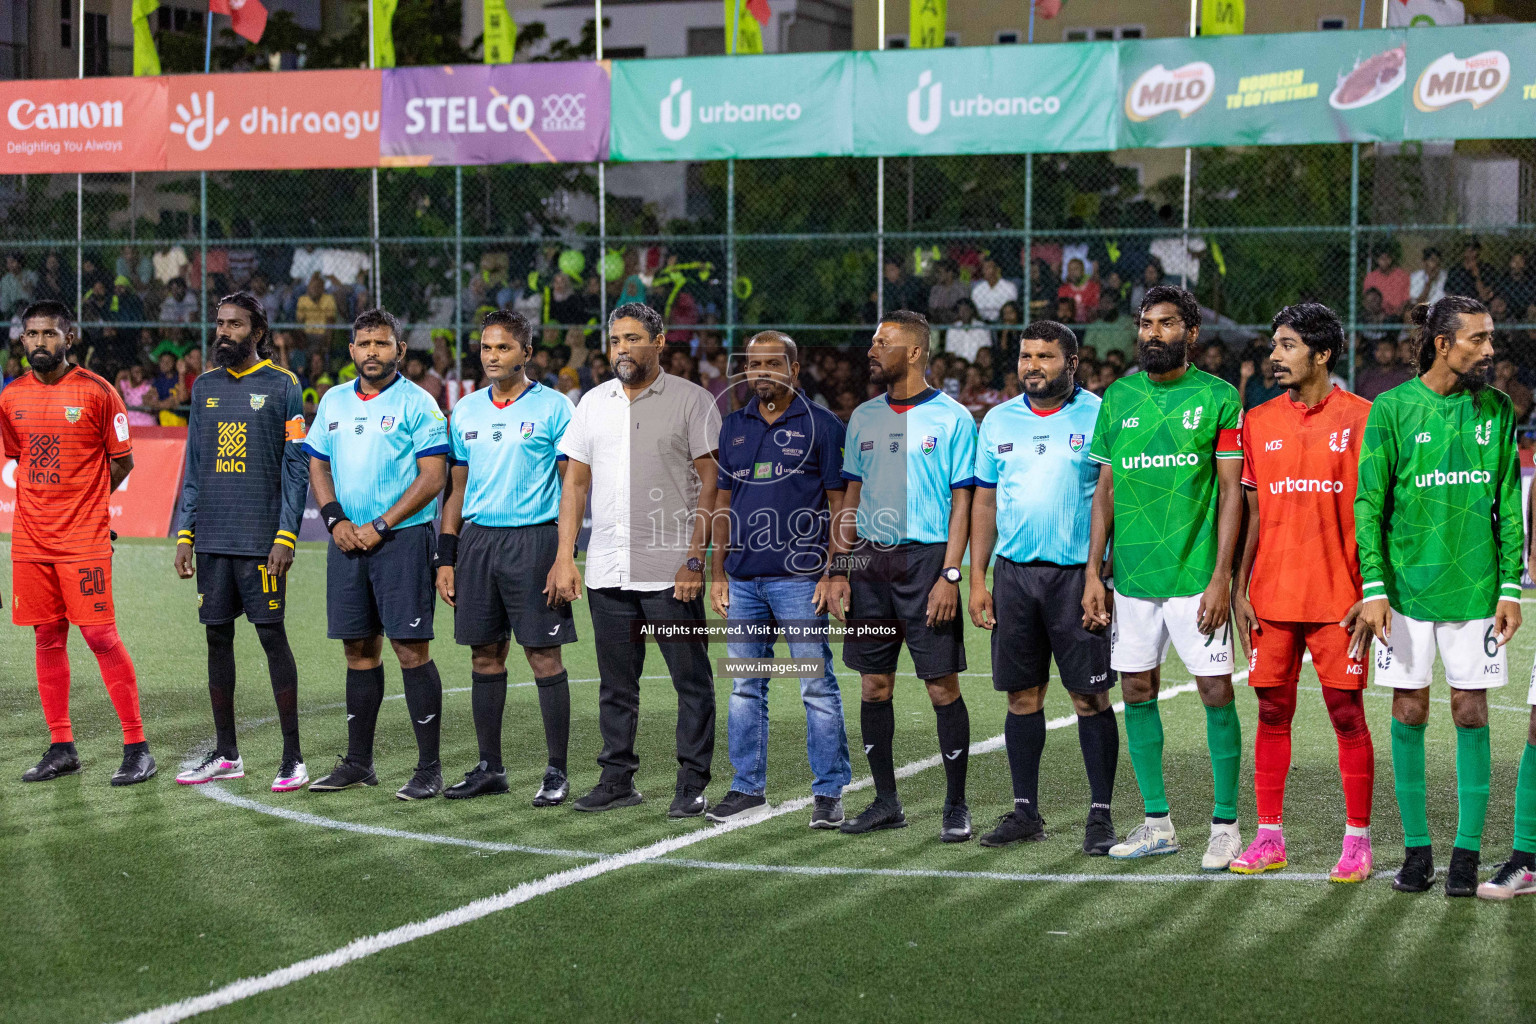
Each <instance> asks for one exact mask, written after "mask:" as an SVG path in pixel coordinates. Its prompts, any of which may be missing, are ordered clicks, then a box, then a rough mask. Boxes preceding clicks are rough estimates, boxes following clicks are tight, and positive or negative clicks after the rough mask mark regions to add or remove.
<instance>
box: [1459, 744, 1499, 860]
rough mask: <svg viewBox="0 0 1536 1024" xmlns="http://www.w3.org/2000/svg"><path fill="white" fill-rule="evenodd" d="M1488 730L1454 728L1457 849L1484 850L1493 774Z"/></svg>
mask: <svg viewBox="0 0 1536 1024" xmlns="http://www.w3.org/2000/svg"><path fill="white" fill-rule="evenodd" d="M1492 761H1493V758H1492V755H1491V754H1490V752H1489V749H1488V727H1487V726H1486V725H1485V726H1482V727H1481V728H1478V729H1464V728H1462V727H1461V726H1459V725H1458V726H1457V727H1456V845H1457V846H1458V847H1460V848H1461V849H1463V850H1481V849H1482V848H1483V821H1484V820H1485V819H1486V818H1487V817H1488V780H1489V776H1490V775H1491V774H1492V769H1493V765H1492Z"/></svg>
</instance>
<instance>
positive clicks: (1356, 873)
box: [1231, 302, 1376, 882]
mask: <svg viewBox="0 0 1536 1024" xmlns="http://www.w3.org/2000/svg"><path fill="white" fill-rule="evenodd" d="M1271 328H1272V329H1273V330H1274V350H1273V352H1272V353H1271V355H1270V365H1271V366H1272V367H1273V368H1274V371H1275V380H1276V381H1278V382H1279V383H1280V384H1281V386H1283V387H1286V388H1288V389H1289V390H1288V391H1286V393H1285V394H1283V395H1280V396H1279V397H1278V398H1273V399H1271V400H1269V401H1268V402H1265V403H1264V404H1263V405H1260V406H1257V407H1255V408H1253V409H1251V410H1249V412H1248V415H1247V417H1246V418H1245V420H1244V422H1243V486H1244V487H1245V488H1247V494H1248V531H1247V535H1246V542H1245V543H1244V546H1243V556H1242V562H1241V564H1240V565H1239V566H1238V574H1237V585H1236V587H1235V588H1234V592H1233V607H1234V615H1233V620H1232V621H1233V625H1234V627H1235V629H1236V632H1237V635H1238V636H1239V638H1241V639H1242V641H1243V647H1244V650H1245V651H1247V653H1248V684H1249V685H1250V686H1252V687H1253V688H1254V690H1255V692H1256V693H1257V694H1258V697H1259V729H1258V736H1257V739H1256V740H1255V743H1254V763H1255V767H1254V789H1255V791H1256V794H1255V795H1256V796H1257V798H1258V810H1259V832H1258V835H1257V836H1256V837H1255V838H1254V840H1253V842H1252V843H1251V844H1250V845H1249V847H1248V849H1247V850H1246V851H1245V852H1244V853H1243V855H1242V856H1241V857H1239V858H1237V859H1236V860H1234V861H1233V862H1232V864H1231V869H1232V870H1233V871H1236V872H1238V873H1240V874H1257V873H1259V872H1261V871H1270V870H1274V869H1276V868H1283V867H1285V864H1286V861H1285V835H1284V833H1283V832H1282V831H1281V807H1282V805H1283V804H1284V802H1285V776H1286V772H1287V771H1288V770H1289V769H1290V766H1291V718H1292V716H1293V715H1294V714H1295V712H1296V681H1297V678H1298V676H1299V675H1300V673H1301V662H1302V657H1303V655H1304V654H1305V653H1306V652H1310V653H1311V655H1312V664H1313V666H1314V667H1315V668H1316V669H1317V676H1318V679H1319V680H1321V681H1322V684H1323V703H1324V704H1326V705H1327V707H1328V717H1329V718H1330V719H1331V720H1332V722H1333V729H1334V733H1335V734H1336V736H1337V738H1338V743H1339V772H1340V774H1341V775H1342V776H1343V780H1344V808H1345V813H1346V815H1347V824H1346V827H1345V833H1344V849H1343V853H1342V855H1341V856H1340V858H1339V862H1338V864H1337V865H1336V866H1335V867H1334V869H1333V872H1332V874H1330V875H1329V878H1330V879H1331V880H1332V881H1335V882H1359V881H1363V880H1364V879H1366V878H1367V877H1369V875H1370V873H1371V840H1370V829H1369V826H1370V823H1371V787H1372V785H1373V784H1374V781H1375V774H1376V769H1375V757H1374V754H1373V752H1372V749H1371V734H1370V730H1369V729H1368V728H1367V727H1366V723H1365V705H1364V700H1363V696H1364V690H1365V661H1364V659H1363V658H1362V657H1360V654H1361V652H1360V651H1359V650H1358V649H1357V646H1358V645H1357V643H1356V638H1355V636H1354V624H1355V617H1356V616H1357V615H1358V613H1359V610H1360V559H1359V556H1358V553H1357V552H1356V550H1355V511H1354V503H1355V483H1356V478H1357V469H1358V465H1359V459H1360V436H1361V434H1362V433H1363V432H1364V430H1365V419H1366V414H1367V413H1368V412H1369V411H1370V408H1371V403H1370V402H1367V401H1366V400H1365V399H1363V398H1359V397H1357V396H1355V395H1352V394H1350V393H1349V392H1348V391H1345V390H1344V389H1342V388H1340V387H1337V386H1336V385H1334V383H1333V382H1332V381H1331V380H1330V379H1329V378H1330V375H1331V373H1332V371H1333V367H1334V364H1335V363H1336V362H1338V358H1339V353H1340V352H1342V351H1343V349H1344V328H1343V325H1342V324H1340V323H1339V318H1338V317H1337V316H1336V315H1334V312H1333V310H1331V309H1329V308H1328V307H1327V306H1323V305H1320V304H1319V303H1316V302H1303V303H1299V304H1297V305H1294V306H1287V307H1286V308H1284V309H1282V310H1281V311H1280V312H1279V313H1277V314H1276V315H1275V318H1274V321H1273V322H1272V323H1271Z"/></svg>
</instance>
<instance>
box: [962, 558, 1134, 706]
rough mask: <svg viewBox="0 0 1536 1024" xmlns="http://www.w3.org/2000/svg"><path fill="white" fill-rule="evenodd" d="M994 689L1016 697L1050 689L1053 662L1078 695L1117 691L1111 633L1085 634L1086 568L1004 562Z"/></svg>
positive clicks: (995, 576) (995, 586)
mask: <svg viewBox="0 0 1536 1024" xmlns="http://www.w3.org/2000/svg"><path fill="white" fill-rule="evenodd" d="M992 604H993V608H994V611H995V614H996V617H997V624H996V626H995V627H994V628H993V630H992V686H993V688H994V689H998V690H1003V691H1005V692H1008V693H1012V692H1014V691H1017V690H1033V689H1035V688H1036V687H1039V686H1044V685H1045V684H1046V681H1047V680H1048V679H1050V676H1051V656H1052V655H1055V657H1056V667H1057V668H1058V669H1060V670H1061V685H1063V686H1065V687H1066V688H1067V689H1068V690H1069V691H1070V692H1072V693H1081V694H1091V693H1104V692H1106V691H1108V690H1109V688H1110V687H1111V686H1114V685H1115V673H1114V672H1112V671H1111V670H1110V667H1109V634H1108V631H1107V630H1101V631H1099V632H1096V633H1095V632H1091V631H1089V630H1086V629H1084V628H1083V567H1082V566H1080V565H1079V566H1061V565H1048V564H1044V563H1040V562H1035V563H1030V564H1023V563H1020V562H1011V561H1009V560H1008V559H1006V558H1003V557H1001V556H999V557H998V559H997V563H996V564H995V565H994V566H993V567H992Z"/></svg>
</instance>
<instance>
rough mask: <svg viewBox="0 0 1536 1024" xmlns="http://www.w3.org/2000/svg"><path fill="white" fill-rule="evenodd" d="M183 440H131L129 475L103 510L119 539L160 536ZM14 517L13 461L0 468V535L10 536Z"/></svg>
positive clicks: (166, 527)
mask: <svg viewBox="0 0 1536 1024" xmlns="http://www.w3.org/2000/svg"><path fill="white" fill-rule="evenodd" d="M186 448H187V441H186V438H185V437H161V438H144V437H138V436H135V437H134V439H133V472H132V473H129V474H128V478H127V479H126V480H124V481H123V484H122V486H121V487H119V488H118V489H117V490H115V491H113V492H112V497H111V498H110V499H109V500H108V502H107V509H108V511H109V513H110V514H111V516H112V529H114V530H116V531H117V534H118V536H120V537H164V536H166V535H167V534H168V533H169V532H170V529H171V511H172V508H173V506H174V505H175V504H176V498H177V496H178V494H179V492H180V489H181V460H182V455H183V454H184V453H185V452H186ZM15 514H16V460H15V459H6V460H5V462H4V465H0V533H10V532H11V524H12V519H13V517H14V516H15Z"/></svg>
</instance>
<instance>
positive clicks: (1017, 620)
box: [970, 320, 1120, 857]
mask: <svg viewBox="0 0 1536 1024" xmlns="http://www.w3.org/2000/svg"><path fill="white" fill-rule="evenodd" d="M1018 373H1019V382H1020V383H1021V384H1022V385H1023V387H1024V393H1023V394H1022V395H1019V396H1018V397H1017V398H1012V399H1009V400H1008V401H1006V402H1004V403H1003V404H1002V405H999V406H997V407H996V408H994V409H993V410H992V411H991V412H989V413H987V416H986V419H984V420H983V421H982V424H981V436H980V437H979V438H978V439H977V442H976V500H975V501H974V502H973V503H972V505H971V599H970V611H971V621H972V622H974V623H975V624H976V625H978V626H980V627H981V628H982V629H989V630H991V631H992V685H993V686H994V687H995V688H996V689H998V690H1001V691H1003V692H1005V693H1007V694H1008V715H1007V718H1006V719H1005V721H1004V723H1003V738H1004V741H1005V743H1006V745H1007V748H1008V769H1009V771H1010V773H1011V774H1012V776H1013V810H1012V812H1010V813H1009V814H1007V815H1005V816H1004V817H1003V818H1002V820H1001V821H1000V822H999V823H998V826H997V828H996V829H994V830H993V831H992V832H989V833H988V834H986V835H984V836H982V837H981V845H983V846H1007V845H1009V844H1010V843H1016V842H1021V841H1028V840H1040V839H1044V838H1045V821H1044V820H1043V819H1042V818H1041V816H1040V801H1039V776H1040V753H1041V751H1042V750H1043V749H1044V748H1045V710H1044V708H1045V684H1046V681H1047V679H1049V678H1050V671H1051V657H1052V656H1053V655H1054V656H1055V658H1056V667H1057V668H1058V669H1059V670H1060V672H1061V682H1062V685H1063V686H1064V687H1065V688H1066V690H1067V692H1068V693H1070V694H1071V695H1072V706H1073V709H1074V710H1075V711H1076V712H1077V736H1078V740H1079V742H1080V743H1081V745H1082V748H1083V764H1084V765H1085V766H1086V767H1087V769H1088V785H1089V789H1090V790H1091V792H1092V804H1091V805H1090V807H1089V810H1088V825H1087V830H1086V836H1085V838H1084V840H1083V851H1084V852H1085V853H1087V854H1089V855H1090V856H1100V857H1101V856H1103V855H1104V854H1106V853H1108V852H1109V848H1110V847H1111V846H1113V845H1114V843H1115V829H1114V825H1113V823H1112V822H1111V820H1110V816H1109V800H1110V794H1111V793H1113V792H1114V788H1115V762H1116V760H1117V759H1118V758H1119V756H1120V733H1119V731H1118V728H1117V726H1116V724H1115V712H1114V709H1113V708H1112V707H1111V706H1110V702H1109V689H1110V687H1111V686H1113V685H1114V674H1113V673H1112V672H1111V671H1110V668H1109V637H1108V636H1107V635H1105V633H1104V632H1103V631H1099V632H1090V631H1088V630H1086V629H1084V628H1083V622H1082V618H1083V616H1082V607H1081V605H1082V597H1083V578H1084V575H1083V564H1084V562H1085V561H1086V560H1087V558H1088V526H1089V521H1090V518H1091V516H1090V512H1091V510H1092V507H1093V492H1094V489H1095V487H1096V486H1097V484H1098V479H1099V472H1098V467H1097V466H1096V465H1095V464H1094V463H1092V462H1090V461H1089V460H1088V448H1089V445H1091V444H1092V443H1093V426H1094V423H1095V422H1096V421H1097V418H1098V414H1099V404H1100V403H1099V399H1098V397H1097V396H1095V395H1092V394H1090V393H1088V392H1087V391H1084V390H1083V389H1082V388H1081V387H1079V386H1078V385H1077V383H1076V381H1075V378H1076V376H1077V336H1076V335H1074V334H1073V333H1072V331H1071V329H1070V328H1068V327H1066V326H1064V325H1062V324H1059V323H1056V322H1054V321H1051V320H1037V321H1035V322H1034V323H1032V324H1030V325H1029V326H1027V327H1025V328H1024V331H1023V334H1022V337H1021V339H1020V346H1019V367H1018ZM994 549H995V551H996V554H997V563H996V565H995V566H994V567H993V570H992V588H993V589H992V591H990V592H989V591H988V590H987V573H986V568H987V563H988V562H990V561H991V559H992V555H993V552H994Z"/></svg>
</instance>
